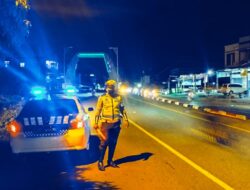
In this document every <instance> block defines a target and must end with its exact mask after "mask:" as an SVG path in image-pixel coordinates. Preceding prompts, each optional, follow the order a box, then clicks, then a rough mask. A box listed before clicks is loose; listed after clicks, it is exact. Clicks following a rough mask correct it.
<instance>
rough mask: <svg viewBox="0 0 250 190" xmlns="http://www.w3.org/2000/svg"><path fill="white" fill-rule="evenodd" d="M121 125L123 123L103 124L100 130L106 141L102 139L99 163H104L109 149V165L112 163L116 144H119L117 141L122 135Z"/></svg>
mask: <svg viewBox="0 0 250 190" xmlns="http://www.w3.org/2000/svg"><path fill="white" fill-rule="evenodd" d="M120 124H121V122H120V121H119V122H116V123H101V124H100V130H101V132H102V134H103V136H104V137H105V139H103V138H101V137H100V141H101V142H100V146H99V148H100V158H99V162H102V161H103V159H104V155H105V152H106V149H107V147H109V152H108V163H109V162H111V161H112V159H113V156H114V152H115V148H116V144H117V139H118V136H119V133H120V130H121V128H120Z"/></svg>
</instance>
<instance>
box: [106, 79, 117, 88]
mask: <svg viewBox="0 0 250 190" xmlns="http://www.w3.org/2000/svg"><path fill="white" fill-rule="evenodd" d="M105 86H106V88H112V89H113V88H115V86H116V81H115V80H108V81H107V82H106V83H105Z"/></svg>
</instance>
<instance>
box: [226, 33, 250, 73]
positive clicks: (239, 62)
mask: <svg viewBox="0 0 250 190" xmlns="http://www.w3.org/2000/svg"><path fill="white" fill-rule="evenodd" d="M224 50H225V51H224V56H225V68H232V67H233V68H234V67H242V66H246V65H249V64H250V36H245V37H241V38H239V42H238V43H235V44H230V45H226V46H225V49H224Z"/></svg>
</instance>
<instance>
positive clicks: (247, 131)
mask: <svg viewBox="0 0 250 190" xmlns="http://www.w3.org/2000/svg"><path fill="white" fill-rule="evenodd" d="M129 98H131V99H133V100H135V101H138V102H142V103H146V104H148V105H151V106H155V107H157V108H160V109H164V110H167V111H172V112H175V113H179V114H182V115H185V116H188V117H192V118H195V119H198V120H202V121H206V122H209V123H211V121H210V120H208V119H204V118H201V117H198V116H194V115H190V114H188V113H184V112H180V111H177V110H174V109H171V108H166V107H163V106H160V105H156V104H152V103H150V102H146V101H142V100H137V99H135V98H132V97H129ZM217 123H218V124H219V125H223V126H225V127H228V128H232V129H235V130H238V131H241V132H245V133H248V134H250V131H249V130H246V129H241V128H238V127H234V126H231V125H228V124H225V123H220V122H217Z"/></svg>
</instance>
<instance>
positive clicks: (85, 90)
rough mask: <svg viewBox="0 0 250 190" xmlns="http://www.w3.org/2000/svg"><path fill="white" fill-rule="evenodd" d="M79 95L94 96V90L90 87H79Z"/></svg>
mask: <svg viewBox="0 0 250 190" xmlns="http://www.w3.org/2000/svg"><path fill="white" fill-rule="evenodd" d="M78 90H79V92H78V93H79V94H89V95H90V96H95V93H96V90H95V89H94V88H93V87H91V86H84V85H80V87H79V88H78Z"/></svg>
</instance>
